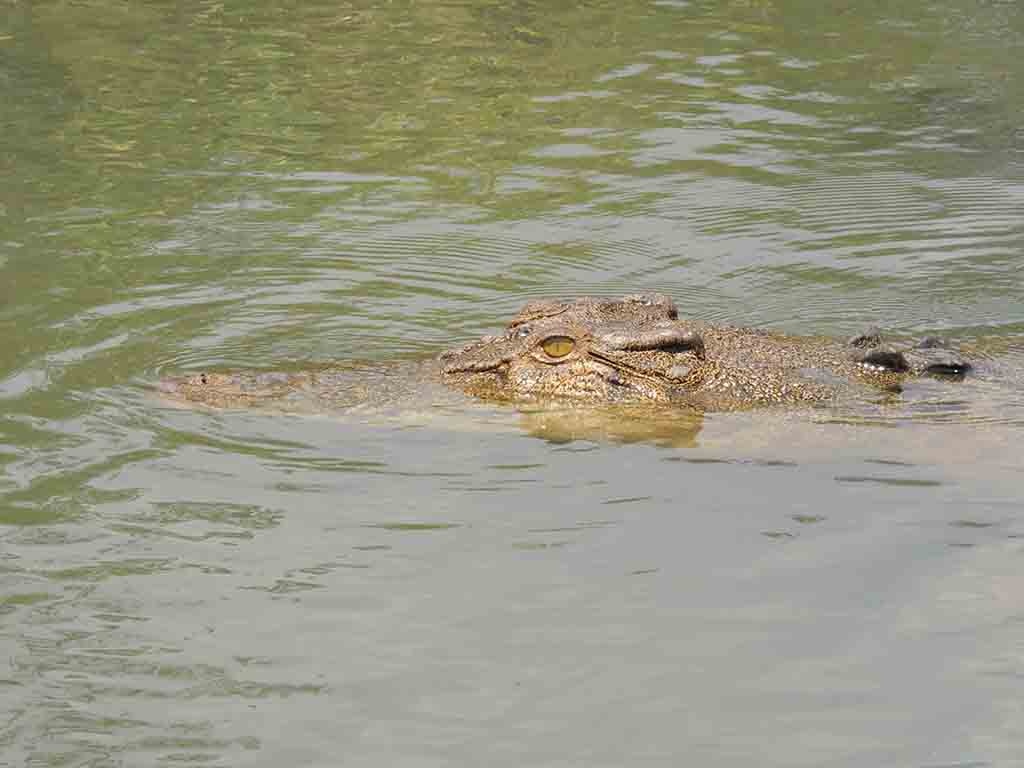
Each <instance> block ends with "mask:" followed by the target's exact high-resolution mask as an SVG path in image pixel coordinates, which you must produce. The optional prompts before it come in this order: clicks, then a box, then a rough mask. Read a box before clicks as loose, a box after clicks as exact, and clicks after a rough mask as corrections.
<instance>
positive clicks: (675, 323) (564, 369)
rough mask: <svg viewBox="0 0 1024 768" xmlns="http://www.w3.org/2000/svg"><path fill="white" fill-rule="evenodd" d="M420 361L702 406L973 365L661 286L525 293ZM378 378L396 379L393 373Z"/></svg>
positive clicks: (864, 387)
mask: <svg viewBox="0 0 1024 768" xmlns="http://www.w3.org/2000/svg"><path fill="white" fill-rule="evenodd" d="M414 367H415V377H416V378H418V379H420V380H421V381H424V382H426V381H431V382H440V383H442V384H444V385H446V386H447V387H449V388H451V389H454V390H457V391H461V392H464V393H466V394H468V395H471V396H474V397H479V398H484V399H487V400H500V401H509V402H542V401H552V400H556V401H560V402H561V401H567V402H584V403H594V404H620V403H644V402H646V403H661V404H678V405H680V406H684V407H690V408H692V409H695V410H698V411H722V410H739V409H745V408H751V407H757V406H764V405H771V404H792V405H796V404H805V403H823V402H829V401H836V400H837V399H841V398H843V397H844V396H846V397H856V396H857V395H858V394H859V395H862V396H863V395H864V394H865V393H866V394H869V395H870V393H876V394H877V393H878V392H898V391H899V390H900V389H901V385H902V383H903V382H904V381H905V380H906V379H907V378H909V377H915V376H922V375H934V376H941V377H952V378H959V377H962V376H963V375H964V374H965V373H966V372H967V371H968V370H969V368H970V366H969V364H968V363H966V362H965V361H964V360H963V359H962V357H961V356H960V354H959V353H958V352H957V351H955V350H953V349H951V348H949V347H947V346H946V345H945V344H944V343H943V342H941V341H940V340H938V339H935V338H927V339H924V340H921V341H920V342H918V343H917V344H915V345H912V346H907V347H906V348H904V349H897V348H894V347H891V346H888V345H886V344H884V343H883V341H882V339H881V337H880V335H879V334H878V333H877V332H876V331H870V332H868V333H865V334H862V335H860V336H857V337H854V338H853V339H850V340H849V341H847V342H842V341H838V340H835V339H829V338H824V337H811V336H791V335H785V334H780V333H773V332H769V331H764V330H758V329H751V328H740V327H732V326H721V325H713V324H709V323H704V322H701V321H697V320H688V319H680V318H679V313H678V310H677V308H676V306H675V304H674V303H673V301H672V300H671V299H670V298H668V297H667V296H662V295H659V294H647V295H635V296H626V297H624V298H622V299H615V300H611V299H603V298H579V299H572V300H567V301H536V302H530V303H528V304H527V305H526V306H525V307H523V309H522V310H521V311H520V312H519V314H518V315H516V317H515V318H513V319H512V321H511V322H510V323H509V324H508V326H507V327H506V329H505V331H504V333H502V334H501V335H497V336H486V337H484V338H482V339H480V340H478V341H475V342H473V343H471V344H468V345H466V346H464V347H461V348H459V349H455V350H451V351H448V352H445V353H443V354H442V355H440V357H438V358H437V359H436V360H433V361H430V362H426V363H423V364H420V365H417V366H414ZM409 375H410V374H409V372H408V371H406V372H405V373H404V374H402V376H403V377H404V378H408V377H409ZM362 381H365V377H364V378H363V379H362ZM407 383H408V382H407ZM410 385H411V384H410ZM381 386H382V389H384V390H387V389H388V388H389V387H390V388H391V389H394V382H392V383H391V384H382V385H381ZM160 388H161V390H162V391H163V392H164V393H165V394H167V395H170V396H172V397H173V398H175V399H178V400H184V401H187V402H192V403H199V404H205V405H210V406H214V407H238V406H252V405H259V404H263V403H271V402H278V403H280V402H284V401H287V400H289V399H294V398H296V397H297V396H310V395H311V396H314V397H316V398H318V399H321V400H333V401H346V400H354V399H358V398H356V397H355V396H354V395H353V388H355V389H360V390H361V391H362V394H363V395H365V398H366V399H368V400H372V399H373V398H374V393H373V391H371V390H372V389H373V384H372V382H371V383H370V384H365V383H361V384H358V385H354V384H353V383H352V381H351V377H350V376H347V375H346V373H345V371H344V370H343V369H323V370H321V371H308V372H298V373H261V374H239V373H231V374H223V373H221V374H215V373H202V374H197V375H192V376H186V377H180V378H174V379H167V380H165V381H163V382H161V385H160ZM364 390H365V391H364ZM342 394H344V395H345V396H344V397H343V396H341V395H342ZM307 399H308V398H307Z"/></svg>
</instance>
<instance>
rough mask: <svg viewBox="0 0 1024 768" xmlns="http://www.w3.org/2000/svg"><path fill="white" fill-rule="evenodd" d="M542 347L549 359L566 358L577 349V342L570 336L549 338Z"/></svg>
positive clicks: (543, 342) (542, 343)
mask: <svg viewBox="0 0 1024 768" xmlns="http://www.w3.org/2000/svg"><path fill="white" fill-rule="evenodd" d="M541 347H542V348H543V349H544V352H545V354H547V356H548V357H565V356H566V355H568V354H569V353H570V352H572V351H573V350H574V349H576V342H575V341H574V340H573V339H571V338H569V337H568V336H548V337H547V338H546V339H544V341H542V342H541Z"/></svg>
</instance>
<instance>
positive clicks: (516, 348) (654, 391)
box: [440, 294, 705, 403]
mask: <svg viewBox="0 0 1024 768" xmlns="http://www.w3.org/2000/svg"><path fill="white" fill-rule="evenodd" d="M704 360H705V356H704V342H703V339H702V338H701V336H700V334H699V333H697V332H696V331H695V330H694V329H692V328H689V327H688V326H687V325H686V324H685V323H682V322H680V321H679V320H678V313H677V311H676V307H675V304H674V303H673V302H672V300H671V299H670V298H668V297H667V296H661V295H658V294H652V295H636V296H627V297H625V298H623V299H616V300H608V299H595V298H581V299H574V300H571V301H536V302H530V303H529V304H527V305H526V306H525V307H523V309H522V310H521V311H520V312H519V314H518V315H517V316H516V317H515V318H514V319H513V320H512V322H511V323H509V325H508V327H507V329H506V331H505V333H503V334H502V335H500V336H487V337H484V338H483V339H481V340H479V341H477V342H474V343H472V344H469V345H468V346H465V347H462V348H461V349H457V350H452V351H450V352H446V353H444V354H443V355H441V358H440V362H441V375H442V377H443V379H444V380H445V382H446V383H447V384H449V385H451V386H454V387H457V388H459V389H462V390H463V391H465V392H466V393H467V394H471V395H474V396H478V397H485V398H489V399H508V400H531V399H535V400H543V399H548V398H566V397H568V398H575V399H580V400H589V401H595V402H603V403H616V402H639V401H658V402H671V401H674V400H676V399H678V397H677V396H678V395H679V394H680V393H683V392H685V391H686V390H688V389H691V388H692V387H693V386H695V385H696V384H698V383H699V382H700V380H701V378H702V369H703V363H704Z"/></svg>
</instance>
